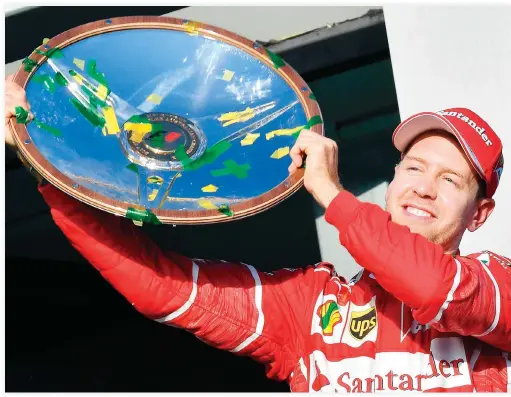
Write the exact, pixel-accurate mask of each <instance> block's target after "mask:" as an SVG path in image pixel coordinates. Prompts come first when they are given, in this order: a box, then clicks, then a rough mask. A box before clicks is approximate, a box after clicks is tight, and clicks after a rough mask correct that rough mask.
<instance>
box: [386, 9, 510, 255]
mask: <svg viewBox="0 0 511 397" xmlns="http://www.w3.org/2000/svg"><path fill="white" fill-rule="evenodd" d="M383 12H384V16H385V24H386V27H387V34H388V39H389V46H390V54H391V59H392V67H393V71H394V79H395V83H396V90H397V98H398V102H399V109H400V113H401V119H405V118H407V117H408V116H410V115H412V114H413V113H417V112H420V111H425V110H432V111H437V110H440V109H444V108H448V107H457V106H459V107H467V108H471V109H472V110H474V111H475V112H476V113H478V114H479V115H481V116H482V117H483V118H484V119H485V120H486V121H487V122H488V123H489V124H490V125H491V126H492V128H493V129H494V130H495V131H496V132H497V134H499V136H500V138H501V139H502V142H503V144H504V158H505V162H504V165H505V166H504V172H503V175H502V179H501V183H500V185H499V188H498V190H497V193H496V195H495V196H494V198H495V200H496V202H497V206H496V209H495V211H494V212H493V214H492V215H491V216H490V218H489V219H488V221H487V222H486V224H484V225H483V226H482V227H481V228H480V229H479V230H478V231H476V232H474V233H469V232H467V233H466V234H465V237H464V239H463V241H462V245H461V253H462V254H468V253H471V252H477V251H480V250H484V249H489V250H492V251H495V252H497V253H499V254H501V255H505V256H507V257H511V230H510V226H509V225H510V224H511V119H510V116H511V6H506V5H500V6H496V5H494V6H490V5H488V6H482V5H478V6H469V5H463V6H461V5H460V6H449V7H442V6H403V5H400V6H385V7H383ZM506 159H507V160H506ZM506 165H507V167H506Z"/></svg>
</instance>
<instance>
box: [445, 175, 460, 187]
mask: <svg viewBox="0 0 511 397" xmlns="http://www.w3.org/2000/svg"><path fill="white" fill-rule="evenodd" d="M444 179H445V180H446V181H447V182H449V183H452V184H453V185H454V186H458V184H457V183H456V182H455V181H454V179H452V178H449V177H448V176H446V177H445V178H444Z"/></svg>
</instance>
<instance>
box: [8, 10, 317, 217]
mask: <svg viewBox="0 0 511 397" xmlns="http://www.w3.org/2000/svg"><path fill="white" fill-rule="evenodd" d="M15 81H16V82H17V83H18V84H20V85H21V86H22V87H25V90H26V93H27V98H28V101H29V103H30V104H31V110H32V113H33V114H34V115H35V119H34V121H32V122H30V123H28V124H23V123H19V122H18V123H17V122H16V121H15V120H13V121H11V123H10V127H11V129H12V130H13V135H14V138H15V141H16V144H17V145H18V148H19V150H20V151H21V154H22V155H23V156H24V157H25V158H26V160H27V161H28V162H29V163H30V165H31V166H32V167H34V168H35V169H36V170H37V171H38V172H39V173H40V174H42V175H43V177H44V178H46V179H47V180H48V181H49V182H50V183H52V184H53V185H55V186H57V187H58V188H59V189H61V190H63V191H64V192H66V193H67V194H69V195H71V196H73V197H75V198H76V199H78V200H80V201H82V202H85V203H87V204H89V205H91V206H94V207H96V208H99V209H101V210H103V211H107V212H110V213H113V214H116V215H120V216H125V217H128V218H131V219H133V220H134V221H137V222H152V223H171V224H200V223H214V222H223V221H229V220H233V219H237V218H241V217H245V216H248V215H252V214H256V213H258V212H260V211H263V210H266V209H268V208H269V207H271V206H273V205H275V204H276V203H278V202H280V201H282V200H284V199H285V198H286V197H288V196H289V195H290V194H292V193H293V192H295V191H296V190H297V189H299V188H300V187H301V185H302V183H303V170H300V171H299V172H296V173H294V174H293V175H289V173H288V166H289V164H290V161H291V160H290V158H289V156H288V153H289V150H290V149H291V147H292V146H293V144H294V142H295V141H296V138H297V136H298V134H299V132H300V131H301V129H303V128H308V129H310V130H312V131H315V132H317V133H319V134H323V124H322V120H321V114H320V109H319V107H318V104H317V102H316V101H315V99H314V95H312V93H311V91H310V89H309V87H308V86H307V85H306V83H305V82H304V81H303V80H302V78H301V77H300V76H299V75H298V74H297V73H296V72H295V71H294V70H293V69H292V68H291V67H290V66H289V65H287V64H286V63H285V62H284V61H283V60H282V59H281V58H280V57H279V56H278V55H276V54H273V53H271V52H270V51H268V50H266V49H265V48H264V47H262V46H260V45H258V44H257V43H254V42H252V41H250V40H247V39H245V38H243V37H240V36H238V35H236V34H234V33H231V32H228V31H225V30H223V29H219V28H216V27H213V26H209V25H205V24H202V23H197V22H191V21H186V20H180V19H174V18H168V17H125V18H116V19H111V20H102V21H97V22H93V23H89V24H86V25H82V26H79V27H76V28H74V29H71V30H68V31H66V32H64V33H61V34H59V35H58V36H56V37H54V38H52V39H50V40H45V42H44V43H43V44H41V46H39V47H38V48H37V49H36V50H35V51H34V52H33V53H32V54H31V55H30V56H29V57H27V58H26V59H25V61H24V63H23V65H22V67H21V68H20V69H19V71H18V72H17V74H16V76H15ZM18 121H19V119H18Z"/></svg>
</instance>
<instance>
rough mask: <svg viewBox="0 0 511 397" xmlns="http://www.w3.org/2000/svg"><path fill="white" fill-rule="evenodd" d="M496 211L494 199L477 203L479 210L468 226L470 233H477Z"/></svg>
mask: <svg viewBox="0 0 511 397" xmlns="http://www.w3.org/2000/svg"><path fill="white" fill-rule="evenodd" d="M494 209H495V200H494V199H489V198H483V199H480V200H479V202H478V203H477V210H476V212H475V213H474V217H473V218H472V220H471V221H470V224H469V225H468V227H467V229H468V230H469V231H470V232H475V231H476V230H477V229H479V228H480V227H481V226H482V225H483V224H484V222H486V219H488V217H489V216H490V215H491V213H492V212H493V210H494Z"/></svg>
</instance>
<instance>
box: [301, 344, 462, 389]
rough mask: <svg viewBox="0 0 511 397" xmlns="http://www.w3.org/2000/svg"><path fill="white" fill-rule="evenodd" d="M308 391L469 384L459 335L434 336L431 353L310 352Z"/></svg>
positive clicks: (446, 387)
mask: <svg viewBox="0 0 511 397" xmlns="http://www.w3.org/2000/svg"><path fill="white" fill-rule="evenodd" d="M310 363H311V365H310V377H309V382H310V383H309V391H311V392H319V391H321V392H344V393H367V392H376V391H392V392H395V391H408V392H409V391H419V392H422V391H428V390H435V389H453V388H458V387H461V386H470V385H471V379H470V373H469V367H468V363H467V359H466V354H465V349H464V347H463V342H462V339H461V338H459V337H449V338H436V339H433V340H432V341H431V352H430V353H408V352H390V351H389V352H377V353H376V354H375V355H374V357H366V356H361V357H353V358H345V359H342V360H340V361H329V360H328V359H327V357H326V355H325V353H323V352H322V351H319V350H316V351H314V352H313V353H312V354H311V355H310Z"/></svg>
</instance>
